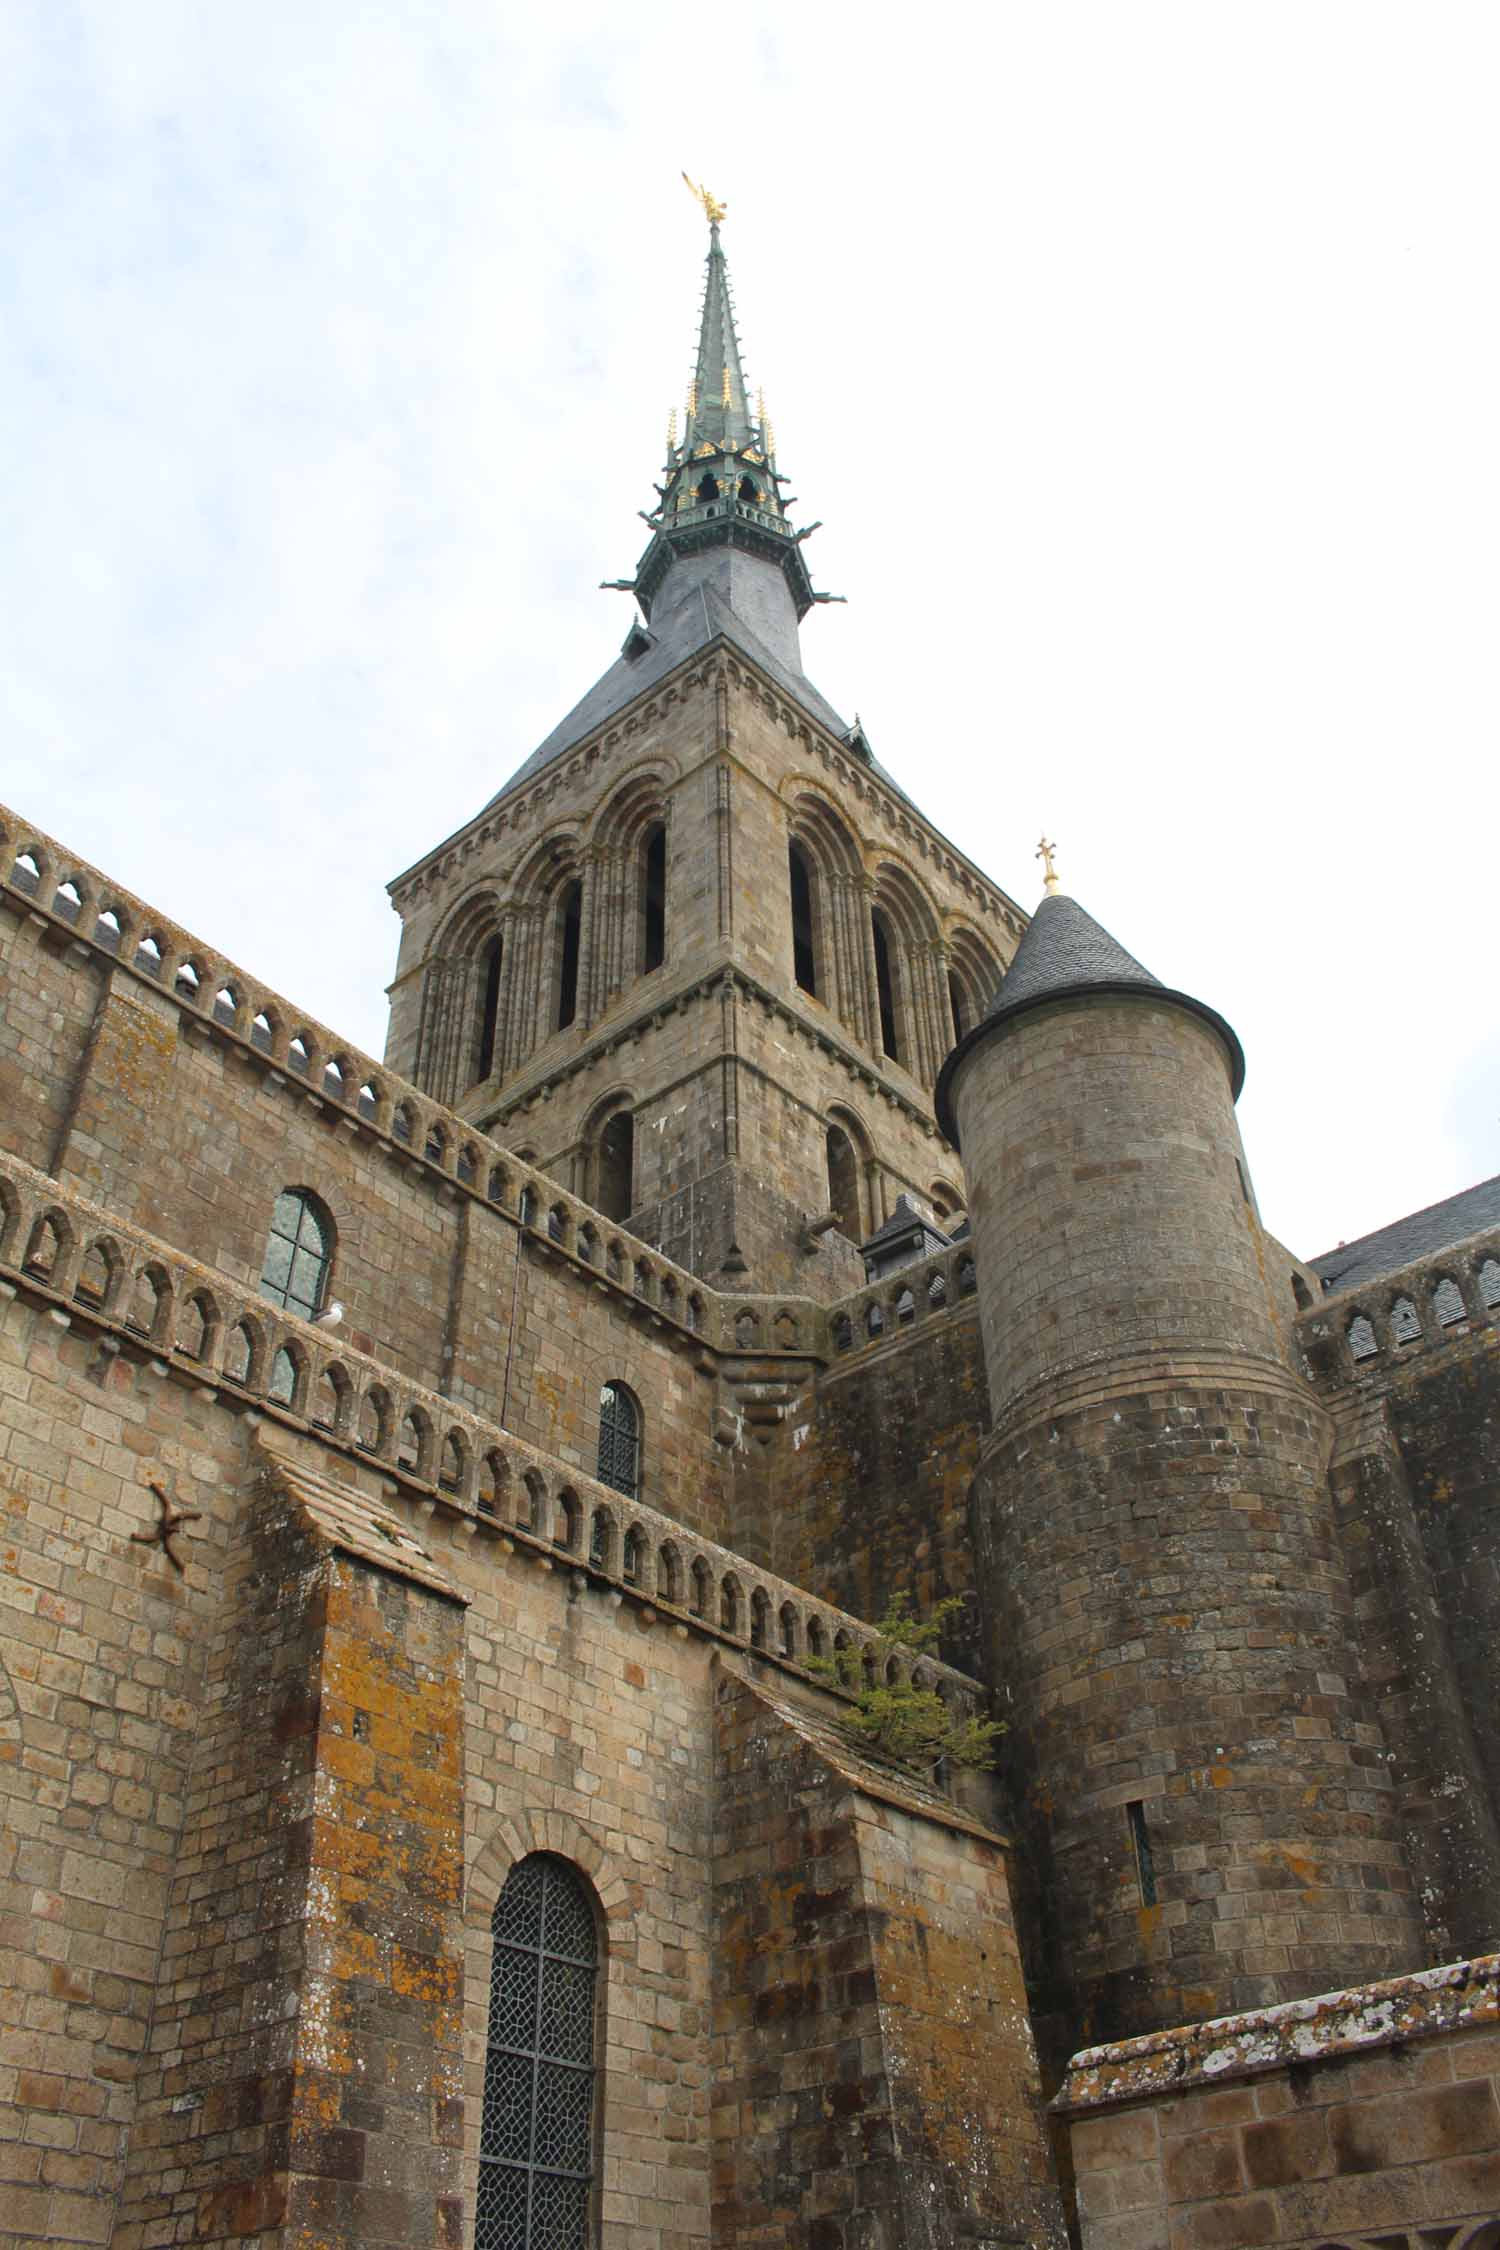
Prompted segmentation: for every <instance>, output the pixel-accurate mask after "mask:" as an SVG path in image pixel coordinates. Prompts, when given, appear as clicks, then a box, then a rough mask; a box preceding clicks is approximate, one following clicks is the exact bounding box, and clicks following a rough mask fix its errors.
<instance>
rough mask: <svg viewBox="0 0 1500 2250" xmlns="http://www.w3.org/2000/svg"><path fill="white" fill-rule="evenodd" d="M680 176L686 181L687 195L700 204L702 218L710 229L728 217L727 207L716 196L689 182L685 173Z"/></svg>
mask: <svg viewBox="0 0 1500 2250" xmlns="http://www.w3.org/2000/svg"><path fill="white" fill-rule="evenodd" d="M682 176H683V179H684V180H686V181H687V191H688V194H689V195H691V196H692V197H694V199H695V200H696V201H697V202H699V203H701V204H702V206H703V215H704V217H705V218H706V219H707V221H708V223H709V225H710V226H711V227H716V226H717V225H718V223H719V221H720V220H721V219H722V218H725V217H726V216H727V215H728V210H729V206H728V205H727V204H725V203H721V202H720V201H719V199H718V197H717V196H716V195H710V194H709V192H708V190H707V188H706V187H699V185H698V183H697V181H696V180H689V179H688V176H687V174H686V172H684V173H683V175H682Z"/></svg>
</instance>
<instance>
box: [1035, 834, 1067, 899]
mask: <svg viewBox="0 0 1500 2250" xmlns="http://www.w3.org/2000/svg"><path fill="white" fill-rule="evenodd" d="M1056 849H1057V846H1056V844H1049V843H1048V841H1047V839H1046V837H1045V836H1043V838H1042V840H1041V842H1040V843H1039V844H1038V845H1037V848H1036V857H1037V858H1038V859H1039V860H1040V861H1041V863H1042V876H1043V880H1044V881H1045V883H1046V886H1047V896H1048V897H1049V898H1056V896H1057V894H1058V892H1059V891H1060V890H1061V889H1062V885H1061V883H1059V881H1058V879H1057V869H1056V868H1055V867H1054V866H1053V864H1052V854H1053V853H1054V852H1055V851H1056Z"/></svg>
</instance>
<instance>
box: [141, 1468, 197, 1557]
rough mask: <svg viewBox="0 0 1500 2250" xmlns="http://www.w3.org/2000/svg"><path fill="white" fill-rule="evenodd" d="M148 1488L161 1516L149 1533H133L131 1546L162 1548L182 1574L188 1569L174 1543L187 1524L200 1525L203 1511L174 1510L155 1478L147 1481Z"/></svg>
mask: <svg viewBox="0 0 1500 2250" xmlns="http://www.w3.org/2000/svg"><path fill="white" fill-rule="evenodd" d="M146 1487H147V1490H148V1491H150V1492H154V1493H155V1494H156V1499H157V1505H158V1507H159V1508H160V1509H161V1515H160V1517H159V1518H158V1520H157V1522H156V1523H154V1524H153V1525H152V1527H151V1529H150V1530H149V1531H133V1532H132V1533H131V1534H130V1541H131V1545H132V1546H135V1547H160V1549H161V1551H162V1553H163V1554H164V1555H165V1556H166V1558H167V1560H168V1562H169V1563H170V1564H171V1565H172V1568H173V1569H174V1570H175V1571H177V1572H178V1573H179V1574H180V1573H181V1572H183V1571H185V1570H186V1569H187V1564H186V1563H185V1562H183V1560H182V1559H181V1557H180V1556H179V1555H178V1552H177V1550H176V1548H175V1547H174V1546H173V1545H172V1541H173V1539H174V1538H175V1537H176V1535H177V1533H178V1532H179V1531H180V1530H181V1529H182V1526H183V1525H184V1524H185V1523H198V1522H200V1521H201V1520H202V1510H201V1509H198V1508H174V1507H173V1505H172V1503H171V1501H170V1499H169V1498H168V1497H167V1493H166V1489H165V1487H164V1486H162V1485H160V1484H158V1483H157V1481H156V1479H155V1477H148V1478H147V1479H146Z"/></svg>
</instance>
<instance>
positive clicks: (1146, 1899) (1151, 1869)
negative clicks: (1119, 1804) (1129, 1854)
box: [1125, 1804, 1156, 1906]
mask: <svg viewBox="0 0 1500 2250" xmlns="http://www.w3.org/2000/svg"><path fill="white" fill-rule="evenodd" d="M1125 1814H1126V1818H1127V1819H1128V1820H1129V1822H1130V1841H1131V1843H1132V1844H1133V1846H1134V1847H1135V1872H1136V1879H1137V1881H1138V1882H1139V1883H1140V1886H1141V1904H1142V1906H1154V1905H1155V1904H1156V1863H1155V1861H1154V1860H1153V1859H1152V1857H1151V1836H1150V1832H1149V1830H1148V1829H1147V1827H1146V1808H1145V1806H1144V1805H1142V1804H1133V1805H1127V1806H1126V1807H1125Z"/></svg>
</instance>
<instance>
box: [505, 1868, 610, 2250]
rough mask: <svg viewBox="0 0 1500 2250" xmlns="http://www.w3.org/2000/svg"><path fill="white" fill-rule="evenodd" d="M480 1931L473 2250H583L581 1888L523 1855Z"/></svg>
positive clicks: (587, 1907) (590, 2010) (593, 1932)
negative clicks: (490, 1946) (481, 2040)
mask: <svg viewBox="0 0 1500 2250" xmlns="http://www.w3.org/2000/svg"><path fill="white" fill-rule="evenodd" d="M490 1928H491V1930H492V1932H493V1934H494V1942H495V1950H494V1953H493V1956H492V1958H491V1962H490V2014H489V2040H488V2044H487V2046H486V2048H485V2057H484V2114H483V2120H482V2123H481V2125H480V2129H479V2194H478V2197H477V2200H476V2203H475V2208H474V2250H585V2246H586V2244H587V2243H588V2241H589V2238H590V2235H591V2233H592V2228H591V2226H590V2214H591V2206H592V2203H593V2198H594V2181H595V2176H596V2173H597V2170H598V2162H597V2157H598V2130H597V2123H596V2113H597V2109H598V2099H597V2088H596V2073H595V2070H594V2052H595V2043H596V2025H597V2016H598V1978H599V1936H598V1925H597V1922H596V1919H595V1913H594V1902H593V1899H592V1897H591V1895H590V1892H589V1888H588V1885H587V1883H586V1882H585V1881H584V1879H583V1877H582V1876H581V1875H580V1874H579V1873H578V1870H577V1869H576V1868H574V1867H571V1866H570V1865H569V1864H568V1862H567V1860H565V1859H557V1858H555V1857H554V1856H553V1854H552V1853H551V1852H533V1853H531V1854H530V1856H529V1857H528V1858H526V1859H523V1860H520V1861H518V1862H517V1864H516V1865H515V1866H514V1867H513V1868H512V1869H511V1871H510V1874H509V1875H508V1876H507V1877H506V1881H505V1888H504V1890H503V1891H502V1892H501V1893H500V1896H499V1898H498V1899H497V1900H496V1902H495V1911H494V1914H493V1916H492V1918H491V1922H490Z"/></svg>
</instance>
